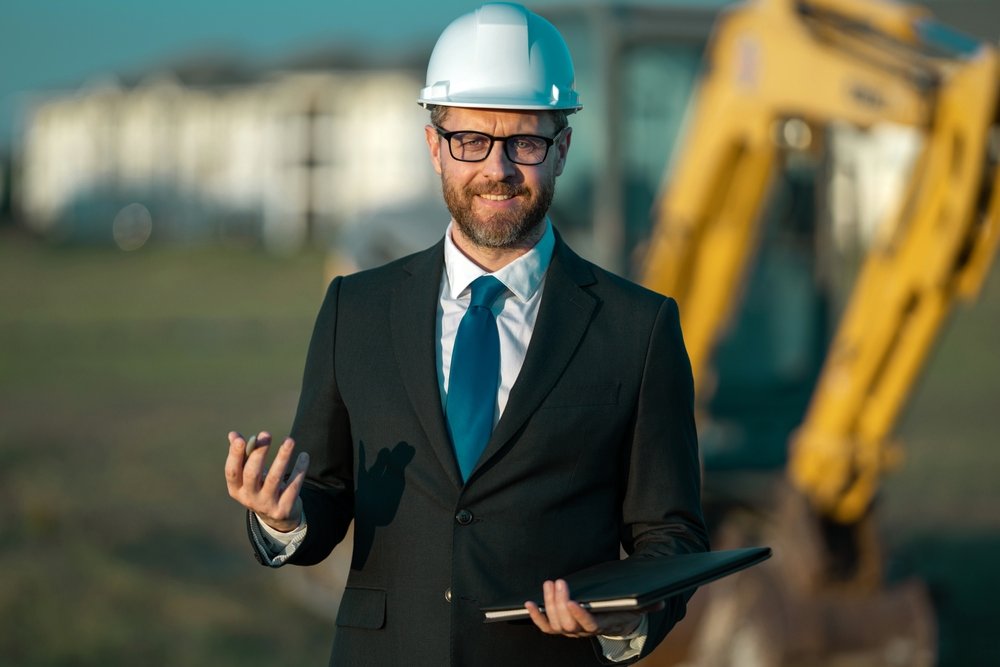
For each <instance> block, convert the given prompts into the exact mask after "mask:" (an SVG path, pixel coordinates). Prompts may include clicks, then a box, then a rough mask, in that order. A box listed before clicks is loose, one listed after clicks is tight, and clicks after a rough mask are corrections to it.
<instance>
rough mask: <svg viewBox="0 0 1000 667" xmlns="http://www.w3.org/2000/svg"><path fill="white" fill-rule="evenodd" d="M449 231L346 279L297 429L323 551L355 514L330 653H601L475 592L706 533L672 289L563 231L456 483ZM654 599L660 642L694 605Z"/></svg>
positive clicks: (313, 543)
mask: <svg viewBox="0 0 1000 667" xmlns="http://www.w3.org/2000/svg"><path fill="white" fill-rule="evenodd" d="M443 265H444V260H443V242H442V243H438V244H437V245H435V246H434V247H432V248H430V249H429V250H426V251H424V252H421V253H418V254H415V255H412V256H410V257H407V258H404V259H402V260H399V261H396V262H393V263H391V264H388V265H386V266H383V267H381V268H378V269H374V270H371V271H365V272H362V273H358V274H355V275H351V276H347V277H343V278H338V279H336V280H334V281H333V282H332V283H331V285H330V287H329V290H328V292H327V296H326V299H325V301H324V303H323V306H322V309H321V310H320V313H319V317H318V319H317V322H316V328H315V331H314V333H313V338H312V342H311V343H310V347H309V354H308V358H307V362H306V369H305V376H304V380H303V388H302V394H301V398H300V402H299V408H298V412H297V414H296V418H295V424H294V427H293V429H292V435H293V437H294V438H295V440H296V442H297V445H298V447H299V448H301V449H304V450H306V451H308V452H309V453H310V456H311V462H310V473H309V477H308V479H307V482H306V485H305V487H304V489H303V493H302V497H303V502H304V508H305V513H306V517H307V520H308V525H309V528H308V531H307V537H306V539H305V541H304V542H303V543H302V545H301V546H300V547H299V549H298V550H297V551H296V553H295V554H294V556H293V557H292V559H291V560H290V561H289V562H292V563H296V564H301V565H307V564H312V563H317V562H319V561H321V560H322V559H323V558H325V557H326V556H327V555H328V554H329V553H330V551H331V549H332V548H333V547H334V546H335V545H336V544H337V543H338V542H339V541H340V540H341V539H342V538H343V536H344V533H345V531H346V529H347V527H348V524H349V522H350V521H351V519H353V520H354V521H355V543H354V555H353V562H352V566H351V571H350V575H349V579H348V582H347V588H346V590H345V592H344V597H343V602H342V603H341V607H340V612H339V616H338V618H337V631H336V636H335V639H334V647H333V655H332V657H331V664H334V665H340V666H344V667H357V666H359V665H378V666H392V665H399V666H400V667H403V666H405V667H420V666H426V667H443V666H447V665H455V666H469V667H489V666H492V665H496V666H498V667H499V666H501V665H502V666H504V667H508V666H525V665H539V666H542V665H544V666H546V667H552V666H554V665H555V666H558V665H567V666H568V665H573V666H574V667H576V666H578V665H588V664H600V663H601V662H602V661H603V657H601V656H599V650H596V649H597V643H596V641H594V640H582V639H569V638H563V637H552V636H548V635H545V634H543V633H542V632H540V631H539V630H537V629H536V628H535V627H534V626H533V625H531V624H530V623H525V622H522V623H495V624H488V625H487V624H484V623H483V616H482V614H481V613H480V612H479V607H480V606H482V605H486V604H489V603H490V602H492V601H494V600H496V599H498V598H503V597H507V596H508V595H510V594H511V593H514V594H516V592H517V591H518V590H521V589H524V588H525V587H526V586H528V587H530V586H532V585H535V584H537V585H538V586H539V587H540V586H541V582H542V581H543V580H545V579H554V578H557V577H559V576H563V575H566V574H568V573H570V572H573V571H574V570H578V569H581V568H583V567H586V566H589V565H593V564H595V563H598V562H602V561H607V560H613V559H617V558H618V557H619V553H620V551H619V548H620V545H623V546H624V547H625V549H626V551H627V552H629V553H631V554H632V557H651V556H658V555H665V554H675V553H686V552H692V551H701V550H704V549H706V548H707V538H706V534H705V528H704V523H703V520H702V516H701V507H700V473H699V461H698V447H697V439H696V435H695V428H694V422H693V410H692V401H693V383H692V379H691V370H690V365H689V363H688V359H687V354H686V352H685V350H684V344H683V341H682V339H681V331H680V325H679V322H678V313H677V307H676V305H675V303H674V302H673V301H672V300H671V299H668V298H665V297H663V296H661V295H658V294H655V293H653V292H650V291H647V290H645V289H643V288H641V287H638V286H636V285H634V284H632V283H629V282H627V281H625V280H623V279H621V278H618V277H616V276H614V275H612V274H610V273H607V272H605V271H603V270H601V269H599V268H598V267H596V266H594V265H593V264H590V263H589V262H586V261H584V260H583V259H581V258H580V257H578V256H577V255H575V254H574V253H573V252H572V251H571V250H570V249H569V248H568V247H567V246H566V245H565V244H564V243H563V242H562V241H561V240H559V239H557V241H556V247H555V251H554V254H553V258H552V262H551V265H550V267H549V269H548V273H547V276H546V282H545V285H544V290H545V291H544V293H543V295H542V302H541V305H540V310H539V313H538V319H537V322H536V325H535V329H534V333H533V336H532V339H531V343H530V346H529V348H528V351H527V355H526V357H525V360H524V365H523V367H522V370H521V373H520V375H519V377H518V379H517V382H516V383H515V385H514V386H513V388H512V390H511V393H510V397H509V400H508V403H507V407H506V409H505V411H504V413H503V415H502V417H501V419H500V421H499V423H498V424H497V427H496V429H495V431H494V433H493V435H492V437H491V438H490V441H489V443H488V444H487V446H486V450H485V452H484V454H483V456H482V458H481V459H480V461H479V463H478V465H477V467H476V468H475V470H474V472H473V473H472V475H471V476H470V478H469V480H468V481H467V482H466V483H465V484H464V485H463V484H462V481H461V478H460V476H459V471H458V466H457V463H456V461H455V457H454V455H453V453H452V447H451V444H450V442H449V439H448V435H447V429H446V426H445V419H444V416H443V413H442V409H441V398H440V392H439V389H438V380H437V369H436V354H435V350H436V346H437V345H438V344H439V343H438V341H437V339H436V335H435V313H436V307H437V299H438V291H439V286H440V281H441V272H442V270H443ZM684 605H685V600H683V599H677V600H675V601H674V604H672V605H670V606H668V608H667V610H666V611H664V612H662V613H657V614H652V615H651V616H650V624H649V640H648V641H647V644H646V649H645V653H648V652H649V651H650V650H652V648H654V647H655V646H656V644H657V643H658V642H659V641H660V640H661V639H662V638H663V637H664V636H665V635H666V633H667V631H668V630H669V629H670V627H672V625H673V624H674V623H675V622H676V621H677V620H679V619H680V617H681V616H683V613H684Z"/></svg>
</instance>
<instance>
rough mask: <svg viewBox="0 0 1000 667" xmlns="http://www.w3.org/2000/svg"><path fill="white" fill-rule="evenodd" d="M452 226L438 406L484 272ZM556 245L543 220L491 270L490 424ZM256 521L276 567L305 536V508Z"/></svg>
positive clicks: (617, 655) (441, 311) (444, 280)
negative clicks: (495, 358)
mask: <svg viewBox="0 0 1000 667" xmlns="http://www.w3.org/2000/svg"><path fill="white" fill-rule="evenodd" d="M452 224H454V223H452ZM451 229H452V225H448V229H447V231H446V232H445V237H444V271H443V272H442V276H441V289H440V292H439V294H438V309H437V332H436V333H437V341H438V345H437V372H438V387H439V388H440V390H441V405H442V407H444V406H446V405H447V401H448V380H449V378H448V376H449V374H450V370H451V357H452V351H453V350H454V347H455V336H456V334H457V333H458V325H459V323H460V322H461V321H462V317H463V316H464V315H465V311H466V310H468V308H469V302H470V301H471V299H472V290H471V288H470V286H471V285H472V282H473V281H474V280H476V278H479V277H480V276H483V275H485V274H487V273H488V271H486V270H485V269H483V268H481V267H480V266H478V265H477V264H476V263H475V262H473V261H472V260H471V259H469V258H468V257H466V256H465V254H463V253H462V251H461V250H459V249H458V246H456V245H455V242H454V241H452V238H451ZM554 248H555V233H554V232H553V231H552V224H551V223H550V222H549V221H548V220H546V221H545V232H544V233H543V234H542V238H541V239H539V241H538V243H536V244H535V246H534V247H533V248H532V249H531V250H529V251H528V252H526V253H525V254H523V255H521V256H520V257H518V258H517V259H515V260H514V261H513V262H511V263H510V264H507V265H506V266H504V267H502V268H500V269H497V270H496V271H494V272H493V274H492V275H493V276H494V277H495V278H496V279H497V280H499V281H500V282H501V283H503V284H504V286H505V287H506V288H507V291H506V292H504V293H503V294H502V295H501V296H499V297H497V299H496V301H494V302H493V305H492V306H491V310H492V312H493V316H494V317H495V318H496V321H497V331H498V332H499V334H500V383H499V388H498V390H497V400H496V404H495V407H494V411H493V425H494V426H495V425H496V423H497V421H499V419H500V415H502V414H503V411H504V408H506V407H507V398H508V397H509V396H510V389H511V387H513V386H514V381H515V380H517V376H518V374H519V373H520V372H521V366H522V365H523V364H524V356H525V354H526V353H527V351H528V343H530V342H531V333H532V331H534V328H535V320H536V319H537V318H538V306H539V304H540V303H541V301H542V292H543V291H544V290H543V287H544V285H545V272H546V271H548V268H549V262H550V261H551V260H552V251H553V249H554ZM259 523H260V526H261V528H262V529H263V535H262V537H264V539H265V541H266V543H265V544H261V545H258V546H259V547H264V548H265V550H266V551H267V553H269V554H270V555H271V556H272V560H271V565H272V566H274V567H278V566H280V565H283V564H284V563H285V561H287V560H288V558H289V557H290V556H291V555H292V553H294V551H295V549H296V548H297V547H298V545H299V544H301V543H302V540H303V539H304V538H305V534H306V528H307V525H306V518H305V513H304V512H303V514H302V520H301V522H300V523H299V526H298V528H296V529H295V530H293V531H291V532H289V533H281V532H278V531H276V530H274V529H272V528H271V527H270V526H268V525H267V524H266V523H264V522H263V521H260V522H259ZM647 627H648V626H647V620H646V617H645V616H643V617H642V622H641V623H640V624H639V627H638V628H637V629H636V630H635V632H633V633H632V634H630V635H628V636H625V637H605V636H598V638H597V639H598V641H599V642H600V644H601V648H602V650H603V652H604V655H605V657H607V658H608V659H609V660H613V661H616V662H617V661H622V660H627V659H628V658H632V657H634V656H636V655H639V653H641V652H642V647H643V646H644V645H645V643H646V631H647Z"/></svg>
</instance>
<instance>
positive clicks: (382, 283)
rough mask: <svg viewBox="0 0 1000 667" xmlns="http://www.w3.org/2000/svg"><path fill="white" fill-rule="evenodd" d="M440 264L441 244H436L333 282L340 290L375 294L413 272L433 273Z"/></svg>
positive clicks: (340, 277)
mask: <svg viewBox="0 0 1000 667" xmlns="http://www.w3.org/2000/svg"><path fill="white" fill-rule="evenodd" d="M442 262H443V255H442V250H441V244H440V243H438V244H436V245H434V246H431V247H430V248H427V249H426V250H421V251H420V252H415V253H413V254H410V255H407V256H405V257H401V258H399V259H396V260H393V261H391V262H388V263H386V264H383V265H381V266H377V267H374V268H370V269H364V270H362V271H358V272H356V273H351V274H348V275H344V276H338V277H337V278H336V279H335V280H338V281H340V284H341V285H340V289H341V290H347V291H350V292H354V291H360V292H365V293H375V292H378V291H380V290H384V289H392V288H393V286H395V285H396V284H398V283H399V281H401V280H403V279H405V278H406V277H408V276H411V275H413V273H414V272H420V271H422V270H431V271H433V270H434V269H435V265H437V266H440V265H441V264H442Z"/></svg>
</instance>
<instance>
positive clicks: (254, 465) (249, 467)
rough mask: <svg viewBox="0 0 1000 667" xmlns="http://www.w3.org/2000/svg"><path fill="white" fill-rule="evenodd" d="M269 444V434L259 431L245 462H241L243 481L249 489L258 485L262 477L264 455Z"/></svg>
mask: <svg viewBox="0 0 1000 667" xmlns="http://www.w3.org/2000/svg"><path fill="white" fill-rule="evenodd" d="M270 445H271V435H270V434H269V433H268V432H267V431H261V432H260V433H258V434H257V446H256V448H255V449H254V450H253V451H252V452H250V455H249V456H247V457H246V459H247V460H246V463H244V464H243V483H244V484H245V485H247V486H249V487H250V488H251V489H256V488H257V487H258V486H260V482H261V480H262V479H263V471H264V457H265V456H267V450H268V448H269V447H270Z"/></svg>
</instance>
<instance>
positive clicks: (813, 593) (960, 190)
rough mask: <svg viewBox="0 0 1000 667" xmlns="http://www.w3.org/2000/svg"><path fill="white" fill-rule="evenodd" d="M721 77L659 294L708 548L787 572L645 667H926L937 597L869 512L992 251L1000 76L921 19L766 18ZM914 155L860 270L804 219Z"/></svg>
mask: <svg viewBox="0 0 1000 667" xmlns="http://www.w3.org/2000/svg"><path fill="white" fill-rule="evenodd" d="M703 68H704V69H703V75H702V78H701V81H700V84H699V86H698V88H697V90H696V93H695V96H694V98H693V102H692V104H693V106H692V107H691V109H690V116H689V117H690V123H691V125H690V127H688V128H687V132H686V134H685V138H684V143H683V144H682V145H681V146H680V148H679V150H678V152H677V153H676V154H675V157H674V162H673V164H672V165H671V167H670V169H669V172H668V177H667V178H666V179H665V181H664V182H665V187H664V188H663V190H662V194H661V196H660V198H659V201H658V202H657V206H656V210H655V212H654V228H653V235H652V239H651V241H650V243H649V246H648V248H647V249H646V253H645V261H644V268H643V272H642V276H641V280H642V282H643V283H644V284H645V285H646V286H647V287H650V288H652V289H654V290H657V291H659V292H662V293H664V294H668V295H671V296H673V297H674V298H676V299H677V301H678V302H679V305H680V310H681V316H682V324H683V330H684V335H685V341H686V343H687V346H688V352H689V354H690V356H691V361H692V365H693V368H694V372H695V378H696V384H697V394H698V397H699V410H700V414H699V416H698V419H699V432H700V433H701V437H702V440H703V449H704V450H705V451H706V454H705V455H706V466H705V468H706V472H705V477H706V484H705V488H706V510H707V511H708V513H709V517H710V519H711V520H712V522H713V524H714V531H715V537H714V542H713V547H715V548H727V547H731V546H741V545H743V544H748V543H754V544H756V543H764V544H770V545H771V546H773V548H774V551H775V558H774V559H773V562H771V563H769V564H767V565H766V566H762V567H760V568H757V569H756V571H748V572H746V573H744V574H742V575H740V576H739V577H732V578H730V579H729V580H727V581H722V582H718V583H716V584H713V585H712V586H709V587H708V588H707V589H706V590H705V591H702V592H701V593H700V594H699V596H696V597H695V599H694V606H693V607H692V609H691V611H690V612H689V613H690V615H691V616H692V617H693V620H692V621H686V622H685V624H684V625H683V626H682V627H683V628H684V630H682V629H681V628H678V630H675V633H677V632H680V634H682V635H685V630H686V633H687V634H686V636H684V637H680V638H674V637H673V636H671V638H670V639H668V641H667V642H665V643H664V645H663V646H661V647H660V649H659V650H658V651H657V652H655V653H654V654H653V655H652V656H650V657H649V658H648V659H646V660H645V661H643V662H642V663H641V664H642V665H644V666H646V667H655V666H662V665H677V664H684V665H698V666H701V667H717V666H718V667H722V666H726V667H731V666H732V667H735V666H747V665H749V666H753V667H757V666H760V667H778V666H782V667H784V666H792V665H794V666H797V667H800V666H807V665H824V666H827V665H829V666H832V665H852V666H858V667H861V666H869V665H871V666H874V665H931V664H933V663H934V661H935V653H936V623H935V620H934V615H933V610H932V607H931V604H930V601H929V598H928V596H927V593H926V591H925V588H924V586H923V585H922V584H921V583H920V582H919V581H914V580H908V581H907V580H904V581H891V578H890V577H887V576H886V572H885V571H884V569H885V568H884V562H885V558H884V555H883V554H882V553H881V550H880V547H879V537H878V531H877V526H876V523H875V516H876V513H877V512H876V511H875V509H874V508H875V506H876V504H875V500H876V497H877V494H878V491H879V487H880V481H881V480H882V478H883V475H884V474H885V472H886V471H888V470H889V469H891V468H892V467H893V466H894V465H895V464H897V463H898V461H899V460H900V457H901V454H900V452H899V450H898V447H897V446H896V445H895V444H893V443H892V441H891V434H892V430H893V427H894V426H895V425H896V422H897V420H898V417H899V415H900V411H901V409H902V408H903V406H904V405H905V402H906V400H907V398H908V395H909V394H910V392H911V390H912V389H913V387H914V384H915V382H916V380H917V377H918V374H919V372H920V370H921V369H922V367H923V366H924V365H925V362H926V360H927V357H928V353H929V350H930V349H931V346H932V344H933V343H934V341H935V339H936V338H937V336H938V335H939V333H940V332H941V329H942V326H943V324H944V322H945V319H946V317H947V315H948V314H949V312H950V311H951V309H952V307H953V306H954V305H955V303H956V302H957V301H959V300H961V299H971V298H973V297H975V296H976V295H977V293H978V291H979V290H980V288H981V285H982V283H983V281H984V278H985V276H986V275H987V273H988V271H989V267H990V265H991V263H992V261H993V258H994V255H995V253H996V250H997V245H998V239H1000V187H998V186H1000V169H998V151H1000V145H998V144H1000V134H998V124H1000V112H998V91H1000V85H998V84H1000V55H998V53H997V49H996V48H994V47H993V46H992V45H989V44H986V43H981V42H978V41H976V40H973V39H971V38H969V37H966V36H964V35H962V34H960V33H957V32H955V31H953V30H951V29H949V28H947V27H946V26H944V25H942V24H940V23H938V22H936V21H934V20H933V19H932V18H931V16H930V15H929V13H928V12H927V11H926V10H924V9H922V8H918V7H915V6H908V5H905V4H897V3H889V2H882V1H876V0H757V1H756V2H748V3H746V4H742V5H737V6H732V7H731V8H729V9H728V10H726V11H724V12H722V13H721V14H720V17H719V19H718V21H717V22H716V24H715V28H714V31H713V34H712V36H711V39H710V41H709V42H708V46H707V49H706V52H705V57H704V63H703ZM893 128H895V129H893ZM893 132H895V133H896V134H895V135H893ZM900 133H902V134H903V135H905V136H907V137H909V138H910V141H909V143H908V145H910V146H911V147H914V148H913V149H912V155H913V159H912V160H911V162H910V167H909V168H908V169H907V170H905V171H904V172H903V174H902V177H901V178H900V179H899V181H900V183H901V184H902V186H903V187H901V188H900V193H901V197H900V198H899V202H898V203H897V205H895V206H894V207H891V208H889V209H887V210H886V211H885V214H884V215H883V216H881V220H880V221H878V222H877V224H875V225H874V226H873V228H872V229H871V231H870V233H869V234H868V238H867V239H866V242H865V243H864V244H859V245H858V247H857V248H856V252H855V253H854V257H853V260H854V261H853V266H852V262H851V261H845V257H846V259H847V260H850V259H851V257H850V253H844V252H840V253H839V255H838V251H837V250H836V248H837V247H838V246H839V247H843V246H844V243H843V242H842V241H841V242H840V243H838V242H837V239H835V238H834V233H833V232H831V229H832V228H833V225H831V224H825V225H824V224H823V221H822V220H819V221H816V220H815V218H816V216H812V218H811V219H812V222H810V223H808V224H803V223H802V222H801V221H802V219H803V216H798V217H796V216H794V215H787V211H788V210H789V209H793V208H795V206H797V204H795V202H796V201H797V200H801V199H802V197H803V193H806V192H808V193H813V194H810V195H808V196H809V197H812V198H813V199H812V200H810V201H808V203H807V205H808V206H809V207H810V209H812V210H823V209H824V208H825V209H827V210H829V208H830V207H829V206H824V205H825V204H830V203H831V201H820V202H816V201H815V194H814V193H815V191H816V187H815V185H816V183H817V182H826V183H832V182H835V181H836V179H837V173H836V172H837V167H836V160H835V159H832V158H831V154H833V155H836V153H837V152H838V149H841V148H842V147H843V146H844V144H845V142H846V141H850V140H851V139H852V138H855V139H856V138H859V137H860V138H862V140H864V137H866V136H868V137H871V136H877V135H882V136H899V135H900ZM841 153H843V151H842V150H841ZM831 165H834V166H833V167H831ZM840 168H841V170H842V169H843V161H841V167H840ZM860 185H861V186H863V185H864V184H863V183H862V184H860ZM827 196H828V198H829V199H830V200H832V199H833V198H834V197H835V196H836V192H832V191H828V192H827ZM775 201H784V202H785V203H784V205H783V208H784V210H785V213H786V215H782V211H781V209H782V205H780V204H779V205H775ZM789 202H791V203H789ZM828 217H829V216H828ZM827 223H829V220H827ZM835 255H837V256H835ZM804 256H808V257H809V261H808V262H805V263H803V261H802V260H801V258H802V257H804ZM845 264H846V265H848V266H852V268H851V269H850V275H846V273H845V271H844V269H843V268H838V267H843V266H844V265H845ZM838 286H839V287H840V289H839V290H838V289H837V288H838ZM845 286H849V287H845ZM838 293H839V294H840V295H841V299H840V303H835V302H836V301H837V296H836V295H837V294H838ZM809 318H811V321H804V320H808V319H809ZM734 328H741V329H742V331H737V332H734V331H733V329H734ZM829 331H834V332H835V333H834V334H833V336H832V340H831V339H830V337H829V333H828V332H829ZM737 339H740V340H742V341H744V345H743V347H740V346H739V345H738V344H734V343H732V342H731V341H733V340H737ZM747 341H750V343H749V344H747ZM810 354H811V355H812V358H814V359H818V360H819V363H816V364H813V366H812V368H814V371H813V372H812V376H811V377H810V370H809V368H810V364H809V363H808V359H807V358H808V357H809V355H810ZM804 359H805V361H803V360H804ZM783 373H784V375H783ZM789 377H794V378H795V381H791V380H789V379H788V378H789ZM803 378H804V379H805V381H803ZM775 433H778V434H782V435H781V437H782V439H783V441H782V442H780V443H779V444H778V446H777V447H778V448H777V449H776V448H774V447H772V449H771V450H768V449H767V446H766V445H762V444H761V443H767V442H772V443H773V442H774V441H775V437H774V434H775ZM789 433H791V436H790V439H789V437H788V435H787V434H789Z"/></svg>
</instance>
